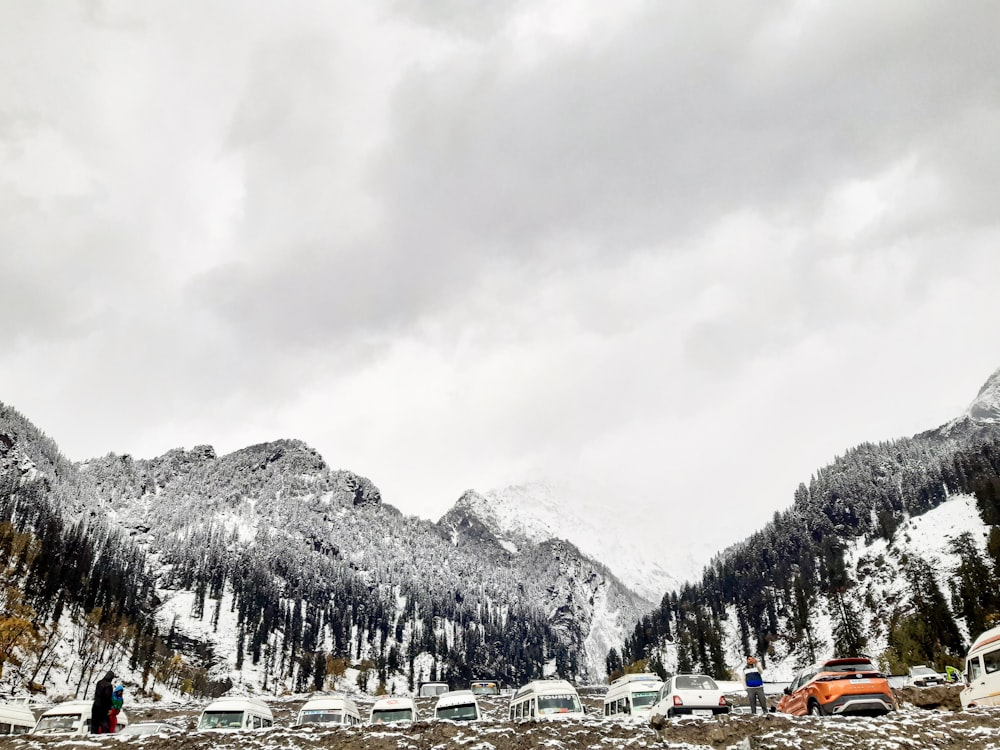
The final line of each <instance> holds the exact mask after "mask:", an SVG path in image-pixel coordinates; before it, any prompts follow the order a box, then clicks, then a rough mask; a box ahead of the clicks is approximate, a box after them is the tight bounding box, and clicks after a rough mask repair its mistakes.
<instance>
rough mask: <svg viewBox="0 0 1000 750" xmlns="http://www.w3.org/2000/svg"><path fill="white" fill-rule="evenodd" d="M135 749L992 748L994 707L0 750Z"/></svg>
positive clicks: (25, 741) (999, 725) (40, 741)
mask: <svg viewBox="0 0 1000 750" xmlns="http://www.w3.org/2000/svg"><path fill="white" fill-rule="evenodd" d="M122 742H123V743H124V744H126V745H136V746H141V748H142V749H143V750H208V749H209V748H232V750H286V749H288V748H294V749H296V750H299V749H301V750H314V749H315V750H349V749H350V750H355V749H360V748H365V749H366V750H368V749H371V750H406V749H409V748H414V749H417V750H423V749H424V748H427V749H428V750H431V749H433V750H452V749H454V750H458V749H459V748H461V749H462V750H521V749H522V748H548V749H550V750H562V749H564V748H565V749H566V750H585V749H586V750H591V749H593V750H598V749H600V750H612V749H614V748H672V749H676V750H689V749H690V750H694V749H696V748H697V749H699V750H700V749H701V748H713V749H715V748H738V749H740V750H743V749H744V748H754V749H757V748H761V749H763V748H767V749H768V750H771V749H772V748H773V749H774V750H788V749H789V748H802V749H803V750H820V749H821V748H823V749H829V750H841V749H843V750H860V749H862V748H865V749H867V748H873V749H874V748H878V749H879V750H882V749H883V748H913V749H916V748H940V749H945V750H980V749H982V750H995V749H1000V710H979V711H965V712H957V713H953V712H939V711H920V710H910V711H900V712H899V713H897V714H895V715H894V716H891V717H885V718H879V719H863V718H854V719H846V718H823V719H816V718H811V717H804V718H789V717H786V716H781V715H774V714H770V715H768V716H766V717H762V716H736V717H726V718H723V719H721V720H704V721H703V720H681V721H675V722H674V723H673V724H672V725H671V726H669V727H667V728H666V729H665V730H664V731H662V732H659V733H657V732H655V731H653V730H652V729H651V728H650V727H648V726H643V725H635V724H621V723H614V722H604V721H601V720H599V719H597V718H596V717H595V718H593V719H587V720H583V721H576V722H564V723H556V722H552V723H537V724H532V723H524V724H512V723H509V722H496V723H483V724H479V725H476V726H471V725H460V724H453V723H450V722H417V723H415V724H412V725H409V726H406V727H397V728H391V727H355V728H335V729H315V728H282V727H277V728H273V729H270V730H259V731H257V732H253V733H248V734H242V735H215V734H187V735H182V736H179V737H176V738H163V737H150V738H147V739H138V738H131V739H128V740H125V739H115V738H107V739H103V740H81V741H76V742H71V741H67V740H66V739H57V738H17V739H8V740H4V741H2V742H0V747H9V748H12V750H13V749H14V748H18V749H20V750H29V749H30V750H47V748H56V747H60V748H74V747H78V748H83V747H88V748H95V747H102V746H103V747H108V746H109V745H110V746H112V747H113V746H115V743H122Z"/></svg>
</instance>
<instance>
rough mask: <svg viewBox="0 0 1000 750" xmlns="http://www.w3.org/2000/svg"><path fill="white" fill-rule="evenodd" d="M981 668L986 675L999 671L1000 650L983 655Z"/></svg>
mask: <svg viewBox="0 0 1000 750" xmlns="http://www.w3.org/2000/svg"><path fill="white" fill-rule="evenodd" d="M983 667H984V668H985V669H986V674H993V673H994V672H997V671H1000V649H997V650H996V651H990V652H989V653H988V654H983Z"/></svg>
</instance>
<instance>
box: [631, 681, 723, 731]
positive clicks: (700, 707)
mask: <svg viewBox="0 0 1000 750" xmlns="http://www.w3.org/2000/svg"><path fill="white" fill-rule="evenodd" d="M728 713H729V704H728V703H726V696H725V694H724V693H723V692H722V690H721V689H719V686H718V685H717V684H716V683H715V680H713V679H712V678H711V677H709V676H708V675H704V674H679V675H674V676H673V677H670V678H668V679H667V680H666V682H664V683H663V687H661V688H660V693H659V695H658V696H657V700H656V705H655V706H653V710H652V711H651V712H650V716H649V722H650V723H651V724H652V725H653V726H657V725H662V724H663V722H664V720H666V719H670V718H673V717H674V716H715V715H717V714H728Z"/></svg>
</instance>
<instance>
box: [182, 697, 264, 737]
mask: <svg viewBox="0 0 1000 750" xmlns="http://www.w3.org/2000/svg"><path fill="white" fill-rule="evenodd" d="M272 724H274V715H273V714H272V713H271V709H270V708H268V707H267V704H266V703H264V701H262V700H260V699H259V698H250V697H248V696H231V697H228V698H219V699H218V700H215V701H212V702H211V703H209V704H208V705H207V706H206V707H205V710H204V711H202V712H201V718H200V719H198V728H197V730H196V731H198V732H239V731H242V730H245V729H261V728H262V727H269V726H271V725H272Z"/></svg>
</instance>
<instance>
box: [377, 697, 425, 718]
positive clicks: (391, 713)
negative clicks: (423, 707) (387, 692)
mask: <svg viewBox="0 0 1000 750" xmlns="http://www.w3.org/2000/svg"><path fill="white" fill-rule="evenodd" d="M416 720H417V704H416V703H414V702H413V698H405V697H400V698H379V699H378V700H377V701H375V705H373V706H372V715H371V719H370V720H369V722H368V723H369V724H392V723H393V722H396V721H416Z"/></svg>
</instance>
